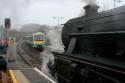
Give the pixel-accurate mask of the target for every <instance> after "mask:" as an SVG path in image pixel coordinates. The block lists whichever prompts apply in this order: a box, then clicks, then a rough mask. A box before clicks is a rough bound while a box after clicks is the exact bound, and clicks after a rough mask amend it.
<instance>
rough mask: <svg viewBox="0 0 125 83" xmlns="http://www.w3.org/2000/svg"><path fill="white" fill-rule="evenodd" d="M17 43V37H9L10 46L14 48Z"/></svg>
mask: <svg viewBox="0 0 125 83" xmlns="http://www.w3.org/2000/svg"><path fill="white" fill-rule="evenodd" d="M15 42H16V38H15V37H9V46H14V45H15Z"/></svg>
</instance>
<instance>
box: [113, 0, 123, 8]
mask: <svg viewBox="0 0 125 83" xmlns="http://www.w3.org/2000/svg"><path fill="white" fill-rule="evenodd" d="M116 2H122V1H121V0H114V8H115V7H116Z"/></svg>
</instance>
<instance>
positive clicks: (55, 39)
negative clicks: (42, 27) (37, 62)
mask: <svg viewBox="0 0 125 83" xmlns="http://www.w3.org/2000/svg"><path fill="white" fill-rule="evenodd" d="M61 32H62V28H59V27H50V29H49V31H48V32H47V34H46V37H47V39H49V41H48V42H49V45H47V46H46V47H45V48H44V51H43V52H41V53H40V55H41V58H42V68H41V70H42V71H43V72H44V73H45V74H47V75H48V76H50V74H49V68H48V66H47V63H48V62H49V63H51V64H54V55H53V54H52V52H53V51H55V52H63V51H64V46H63V44H62V40H61ZM50 77H51V76H50Z"/></svg>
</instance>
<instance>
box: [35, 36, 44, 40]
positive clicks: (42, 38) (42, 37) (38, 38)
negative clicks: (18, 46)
mask: <svg viewBox="0 0 125 83" xmlns="http://www.w3.org/2000/svg"><path fill="white" fill-rule="evenodd" d="M34 40H36V41H37V40H44V36H41V35H39V36H35V37H34Z"/></svg>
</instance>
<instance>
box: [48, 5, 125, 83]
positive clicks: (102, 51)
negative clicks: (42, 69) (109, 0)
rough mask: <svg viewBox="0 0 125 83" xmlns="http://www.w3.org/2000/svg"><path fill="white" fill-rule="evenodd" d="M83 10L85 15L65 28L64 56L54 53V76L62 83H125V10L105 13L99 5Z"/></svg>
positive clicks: (124, 7)
mask: <svg viewBox="0 0 125 83" xmlns="http://www.w3.org/2000/svg"><path fill="white" fill-rule="evenodd" d="M84 9H85V15H83V16H81V17H78V18H74V19H71V20H69V21H68V22H67V23H65V24H64V27H63V30H62V42H63V44H64V45H65V52H64V53H57V52H53V54H54V56H55V61H54V62H55V63H54V64H53V65H49V67H50V69H51V70H52V73H53V75H54V76H56V78H57V80H58V81H59V83H124V82H125V61H124V60H125V6H121V7H118V8H115V9H111V10H107V11H103V12H98V9H99V7H98V6H97V5H87V6H86V7H84Z"/></svg>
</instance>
